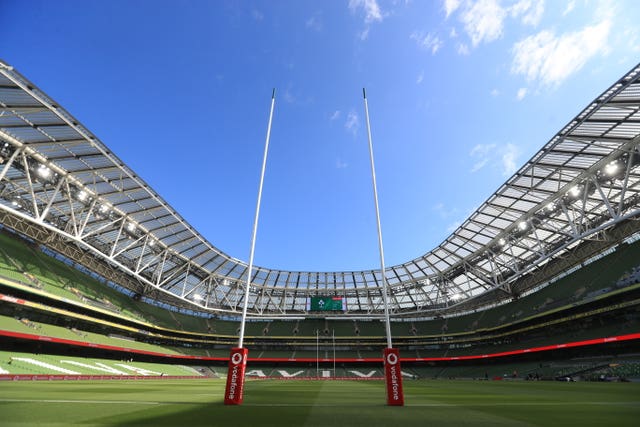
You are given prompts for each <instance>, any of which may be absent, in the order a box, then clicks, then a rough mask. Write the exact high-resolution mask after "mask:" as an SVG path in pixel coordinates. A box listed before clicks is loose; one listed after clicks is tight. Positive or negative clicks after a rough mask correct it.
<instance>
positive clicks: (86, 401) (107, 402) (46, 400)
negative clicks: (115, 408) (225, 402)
mask: <svg viewBox="0 0 640 427" xmlns="http://www.w3.org/2000/svg"><path fill="white" fill-rule="evenodd" d="M0 402H16V403H91V404H93V403H106V404H114V403H116V404H119V405H122V404H133V405H161V404H162V403H163V402H148V401H147V402H145V401H130V400H67V399H64V400H63V399H0Z"/></svg>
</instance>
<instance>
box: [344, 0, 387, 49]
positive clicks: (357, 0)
mask: <svg viewBox="0 0 640 427" xmlns="http://www.w3.org/2000/svg"><path fill="white" fill-rule="evenodd" d="M349 10H351V13H356V12H358V11H361V12H362V13H363V14H364V24H365V27H364V29H363V30H362V31H360V32H359V33H358V38H359V39H360V40H366V39H367V38H368V37H369V31H370V29H371V24H373V23H376V22H382V20H383V19H384V14H383V13H382V10H381V9H380V5H379V4H378V2H377V0H349Z"/></svg>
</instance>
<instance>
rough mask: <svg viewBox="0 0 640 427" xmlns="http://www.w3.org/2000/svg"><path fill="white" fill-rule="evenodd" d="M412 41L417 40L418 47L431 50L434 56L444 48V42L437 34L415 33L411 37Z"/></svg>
mask: <svg viewBox="0 0 640 427" xmlns="http://www.w3.org/2000/svg"><path fill="white" fill-rule="evenodd" d="M409 38H410V39H411V40H415V42H416V43H417V44H418V47H420V48H421V49H424V50H430V51H431V54H432V55H435V54H436V53H437V52H438V50H440V48H441V47H442V40H440V37H438V36H437V35H435V34H432V33H427V34H425V33H421V32H419V31H414V32H413V33H411V35H410V36H409Z"/></svg>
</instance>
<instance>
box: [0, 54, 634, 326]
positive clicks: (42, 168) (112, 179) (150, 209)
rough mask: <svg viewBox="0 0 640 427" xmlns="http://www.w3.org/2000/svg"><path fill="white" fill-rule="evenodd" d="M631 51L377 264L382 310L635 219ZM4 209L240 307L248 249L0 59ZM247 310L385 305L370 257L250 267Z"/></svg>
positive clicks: (553, 271) (173, 295)
mask: <svg viewBox="0 0 640 427" xmlns="http://www.w3.org/2000/svg"><path fill="white" fill-rule="evenodd" d="M639 79H640V66H636V67H635V68H634V69H632V70H631V71H630V72H629V73H627V74H626V75H624V76H623V77H622V78H620V79H619V80H618V81H617V82H615V83H614V84H613V85H612V86H611V87H610V88H608V89H607V90H605V91H604V92H603V93H602V94H601V95H600V96H598V97H597V98H596V99H595V100H593V102H591V103H590V104H589V105H588V106H587V107H586V108H585V109H584V110H583V111H581V112H580V113H579V114H578V115H577V116H576V117H574V118H572V119H571V120H569V122H568V123H567V125H566V126H565V127H564V128H562V129H561V130H560V131H559V132H558V133H557V134H556V135H555V136H554V137H553V138H552V139H551V140H550V141H548V142H547V143H546V144H544V145H542V147H541V148H540V150H538V152H537V153H536V154H535V155H534V156H533V157H532V158H531V159H530V160H529V161H528V162H526V163H525V164H524V165H523V166H522V167H521V168H520V169H519V170H518V171H517V172H516V173H515V174H514V175H513V176H512V177H511V178H509V179H508V180H507V181H506V182H505V183H504V184H503V185H501V186H500V188H499V189H498V190H497V191H496V192H495V193H494V194H493V195H492V196H491V197H489V199H488V200H486V201H485V202H484V203H483V204H482V205H481V206H480V207H479V208H478V209H477V210H476V211H475V212H473V213H472V214H471V215H470V216H469V218H468V219H467V220H466V221H465V222H464V223H463V224H462V225H460V226H459V227H458V229H456V230H455V231H454V232H453V233H452V234H451V235H450V236H449V237H448V238H447V239H446V240H445V241H443V242H442V243H441V244H440V245H438V246H437V247H436V248H433V249H432V250H430V251H428V252H426V253H425V254H424V255H422V256H421V257H419V258H416V259H413V260H409V261H407V262H405V263H403V264H400V265H395V266H393V267H390V268H387V270H386V271H385V272H384V274H385V277H386V279H387V282H388V284H389V303H390V310H391V316H392V318H394V319H400V318H408V319H415V318H430V317H437V316H443V315H449V314H452V313H462V312H469V311H473V310H477V309H479V308H482V307H485V306H493V305H496V304H500V303H502V302H507V301H512V300H514V299H517V298H518V297H520V296H522V295H524V294H526V293H530V292H532V291H535V290H536V289H539V288H542V287H544V286H545V285H546V284H547V283H549V282H550V281H554V280H556V279H557V278H558V276H559V275H562V274H565V272H566V271H567V270H570V269H571V268H574V267H575V266H576V265H580V264H584V263H585V262H587V263H588V262H589V261H590V260H592V259H596V258H598V257H600V256H602V254H605V253H607V251H611V250H613V249H615V248H616V247H617V246H618V245H620V244H621V243H622V242H625V241H627V242H628V241H633V240H635V239H636V238H637V235H638V231H640V222H638V218H639V216H640V204H639V202H640V185H639V182H640V168H639V167H638V165H640V151H639V150H640V148H639V147H640V112H639V110H640V82H639ZM0 112H1V114H0V221H1V223H2V224H3V225H4V226H5V227H7V228H10V229H13V230H15V231H17V232H18V233H20V234H22V235H25V236H28V237H29V238H30V239H33V240H34V241H36V242H38V243H40V244H42V245H44V246H46V247H47V248H49V249H50V250H52V251H54V252H56V253H58V254H62V255H63V256H64V257H66V258H68V259H70V260H73V261H74V262H76V263H78V264H80V265H82V266H84V267H85V268H86V269H88V270H89V271H92V272H93V273H95V274H98V275H99V276H101V277H103V278H105V279H106V280H107V281H109V282H112V283H115V284H117V285H118V286H119V287H122V288H124V289H126V291H127V292H130V293H131V294H132V295H134V296H136V297H138V298H139V297H146V298H150V299H154V300H157V301H161V302H166V303H167V304H169V305H171V306H175V307H180V308H184V309H187V310H193V311H195V312H210V313H215V314H217V315H221V316H231V317H233V316H235V315H238V314H239V313H240V312H241V308H242V305H243V297H244V284H245V282H246V272H247V264H246V263H245V262H243V261H241V260H238V259H235V258H233V257H231V256H230V255H228V254H226V253H224V252H223V251H221V250H220V249H218V248H216V247H215V246H214V245H213V244H212V243H210V242H209V241H207V239H206V238H205V237H204V236H202V235H201V234H199V233H198V232H197V231H196V230H195V229H194V228H193V227H192V226H191V225H189V224H188V223H187V222H186V221H185V220H184V219H183V218H182V217H181V216H180V214H179V213H178V212H176V211H175V210H174V209H173V208H172V207H171V206H170V205H169V204H168V203H167V202H166V201H164V200H163V198H162V197H161V195H159V194H157V193H156V192H155V191H154V190H153V189H152V188H151V187H150V186H149V185H148V184H146V183H145V181H144V180H143V179H142V178H141V177H139V176H138V175H136V173H135V172H134V171H133V170H131V169H130V168H129V167H128V166H127V165H126V164H124V163H123V162H122V161H121V160H120V159H119V158H118V157H117V156H116V155H115V154H114V153H113V152H111V150H109V148H108V146H107V145H106V144H104V143H103V142H101V141H100V140H99V139H98V137H96V136H95V135H93V134H92V133H91V132H90V131H89V130H88V129H86V128H85V127H84V126H82V124H80V123H79V122H78V121H77V120H76V119H75V118H74V117H73V116H72V115H71V114H70V113H68V112H67V111H65V110H64V108H63V107H62V106H60V105H58V104H57V103H56V102H55V101H54V100H52V99H51V98H49V97H48V96H47V95H46V94H45V93H44V92H43V91H41V90H40V89H38V88H37V87H36V86H35V85H34V84H32V83H31V82H29V81H28V80H27V79H26V78H25V77H24V76H22V75H21V74H20V73H19V72H17V71H16V70H14V69H13V68H12V67H11V66H9V65H7V64H5V63H1V62H0ZM250 282H251V287H250V293H249V298H250V300H249V305H248V306H249V314H250V315H251V316H253V317H256V318H265V317H278V318H287V317H292V318H295V317H300V316H305V315H309V314H310V313H309V311H308V310H309V301H310V298H311V297H318V296H320V297H341V298H343V301H344V306H345V307H346V310H345V311H340V312H338V313H334V314H336V315H339V316H340V317H343V318H349V317H353V318H358V317H363V316H364V317H367V318H376V317H380V316H381V314H382V311H383V306H382V304H383V295H382V282H381V273H380V271H376V270H366V271H340V272H301V271H284V270H274V269H269V268H268V267H258V268H256V269H255V270H254V274H253V277H252V278H251V281H250Z"/></svg>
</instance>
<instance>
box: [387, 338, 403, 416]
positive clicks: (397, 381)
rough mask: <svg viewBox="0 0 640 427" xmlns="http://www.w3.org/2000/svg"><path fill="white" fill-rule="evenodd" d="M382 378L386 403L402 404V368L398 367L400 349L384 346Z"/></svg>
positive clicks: (392, 404) (391, 404)
mask: <svg viewBox="0 0 640 427" xmlns="http://www.w3.org/2000/svg"><path fill="white" fill-rule="evenodd" d="M383 360H384V379H385V382H386V384H387V405H390V406H404V392H403V391H402V370H401V369H400V351H399V350H398V349H397V348H385V349H384V352H383Z"/></svg>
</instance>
